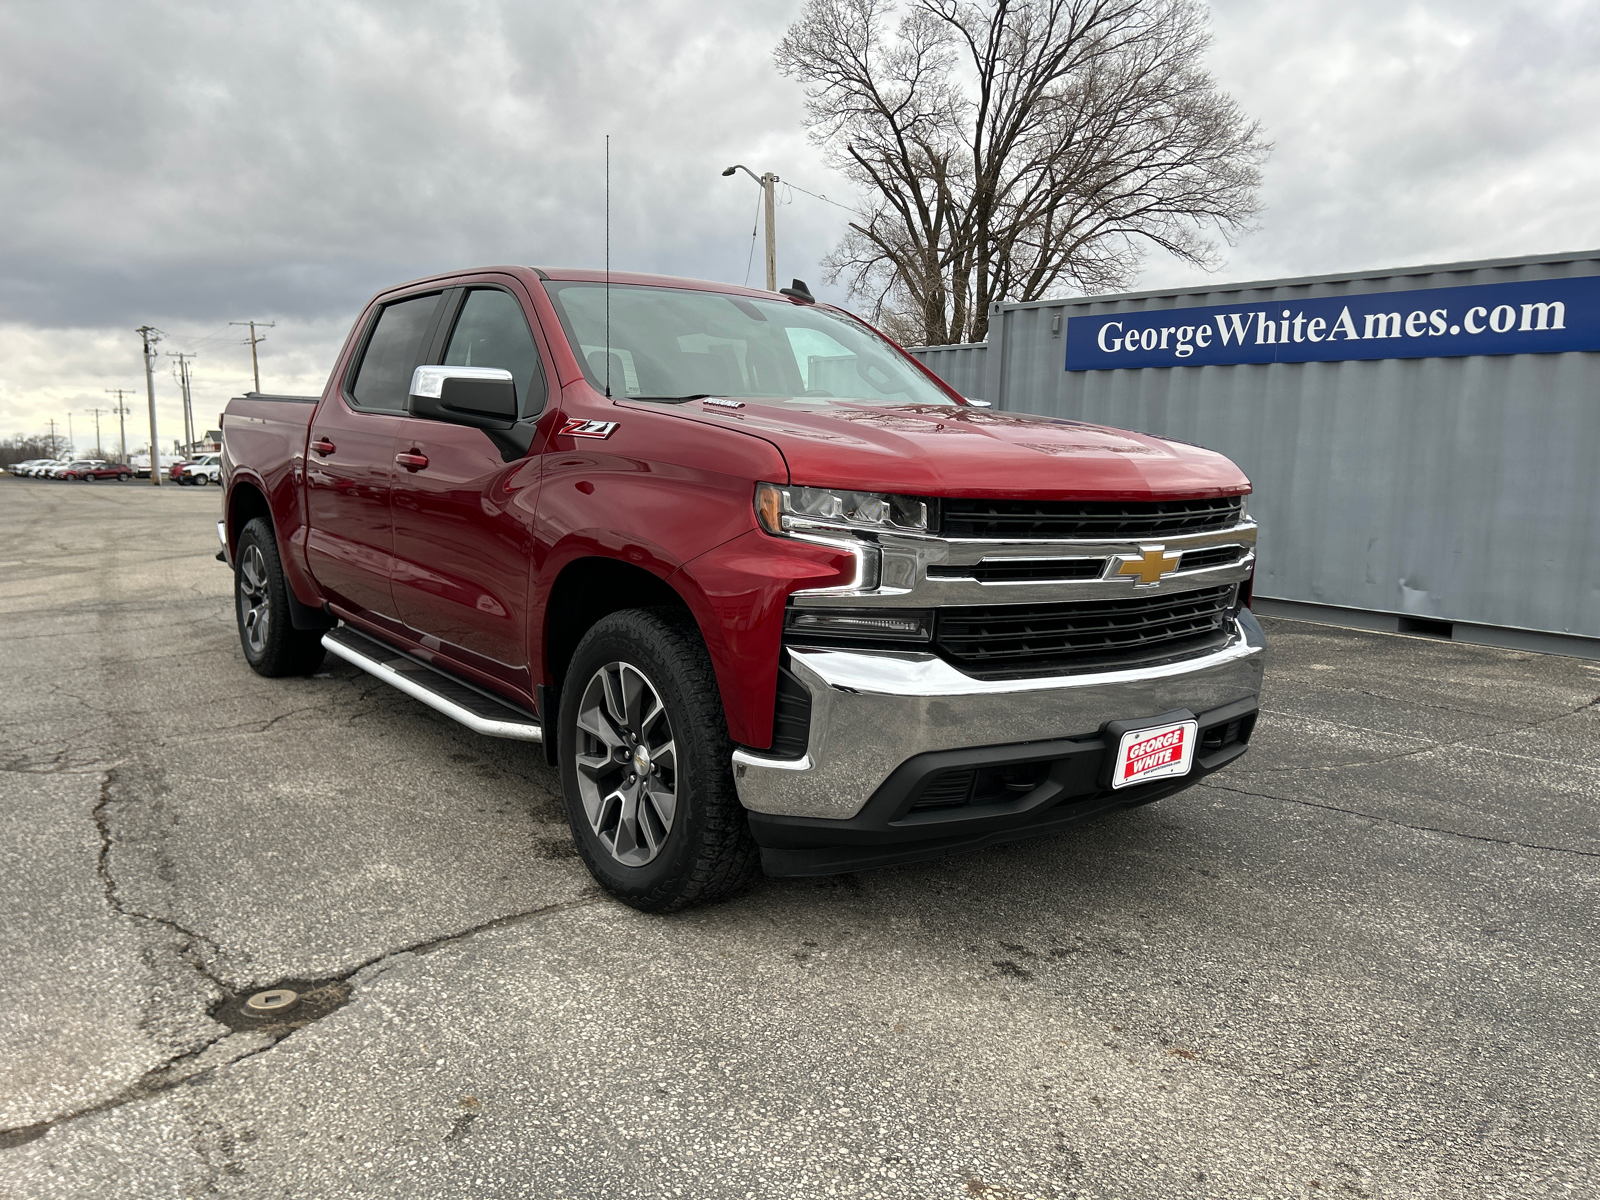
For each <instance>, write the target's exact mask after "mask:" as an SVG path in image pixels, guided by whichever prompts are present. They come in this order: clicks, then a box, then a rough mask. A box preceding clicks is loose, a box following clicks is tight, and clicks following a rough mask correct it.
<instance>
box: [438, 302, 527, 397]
mask: <svg viewBox="0 0 1600 1200" xmlns="http://www.w3.org/2000/svg"><path fill="white" fill-rule="evenodd" d="M444 365H445V366H447V367H499V368H501V369H502V370H506V371H510V372H511V377H512V378H513V379H515V380H516V381H517V402H518V404H519V405H520V411H521V413H522V415H523V416H524V417H531V416H536V415H537V414H538V413H539V412H540V411H541V410H542V409H543V408H544V401H545V382H544V368H543V367H542V366H540V365H539V348H538V347H537V346H536V345H534V341H533V334H531V333H529V332H528V322H527V320H526V318H524V317H523V315H522V305H521V304H519V303H518V302H517V300H516V297H514V296H512V295H511V294H510V293H509V292H502V291H500V290H498V289H496V288H479V289H477V290H475V291H471V292H468V293H467V301H466V303H465V304H463V305H462V306H461V315H460V316H459V317H457V318H456V327H455V329H454V330H453V331H452V332H451V334H450V344H449V345H448V346H446V347H445V352H444Z"/></svg>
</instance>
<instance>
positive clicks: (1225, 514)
mask: <svg viewBox="0 0 1600 1200" xmlns="http://www.w3.org/2000/svg"><path fill="white" fill-rule="evenodd" d="M939 509H940V514H941V515H940V527H941V532H942V533H943V534H944V536H946V537H956V538H1021V539H1027V538H1051V539H1055V540H1059V541H1073V540H1080V539H1084V538H1112V539H1122V540H1126V539H1129V538H1166V537H1177V536H1179V535H1180V534H1185V533H1205V532H1207V531H1209V530H1213V529H1231V528H1233V526H1235V525H1237V524H1238V523H1239V522H1240V521H1241V520H1242V519H1243V518H1244V497H1242V496H1221V497H1217V498H1215V499H1211V500H1130V501H1126V502H1123V501H1120V500H967V499H947V500H941V501H940V502H939Z"/></svg>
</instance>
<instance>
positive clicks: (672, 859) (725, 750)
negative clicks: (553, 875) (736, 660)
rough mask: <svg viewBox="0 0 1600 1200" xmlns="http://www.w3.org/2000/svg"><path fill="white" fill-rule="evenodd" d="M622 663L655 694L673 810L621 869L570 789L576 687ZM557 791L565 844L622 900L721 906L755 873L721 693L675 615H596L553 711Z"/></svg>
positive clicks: (756, 857)
mask: <svg viewBox="0 0 1600 1200" xmlns="http://www.w3.org/2000/svg"><path fill="white" fill-rule="evenodd" d="M619 662H620V663H624V664H627V665H629V666H631V667H633V668H634V669H635V670H637V671H639V672H640V673H641V674H643V675H644V676H645V678H646V679H647V680H648V681H649V682H650V684H651V686H652V687H654V688H655V690H656V692H657V693H658V694H659V696H660V698H661V702H662V704H663V706H664V707H665V709H666V715H667V719H668V721H669V722H670V723H671V726H672V737H673V742H674V745H675V747H676V756H677V767H676V792H677V800H676V811H675V813H674V816H673V822H672V828H671V829H670V831H669V832H668V834H667V837H666V840H665V841H664V842H663V843H662V844H661V848H660V850H659V851H658V852H657V854H656V856H655V857H654V858H653V859H652V860H651V861H649V862H648V863H646V864H645V865H643V866H628V865H626V864H624V863H622V862H620V861H618V859H617V858H616V857H615V856H614V855H613V854H612V852H611V850H610V848H609V847H607V845H606V844H605V843H604V842H603V841H602V840H601V839H600V837H599V835H597V834H596V833H595V831H594V828H593V826H592V825H591V823H590V821H589V817H588V814H587V813H586V811H585V809H584V805H583V800H582V797H581V795H580V793H579V789H578V765H577V750H578V728H577V722H578V715H579V706H580V703H581V701H582V698H583V695H584V691H585V688H586V687H587V686H588V684H589V683H590V681H591V680H592V679H593V678H594V676H595V673H596V672H597V671H599V670H600V669H601V668H602V667H605V666H607V665H608V664H612V663H619ZM556 723H557V725H558V727H559V728H558V731H549V732H551V733H558V736H559V741H558V743H557V746H558V758H559V761H560V764H561V790H562V793H563V796H564V797H565V800H566V805H567V819H568V821H569V822H570V823H571V825H572V836H573V840H574V841H575V842H576V843H577V847H578V853H579V854H580V855H582V857H583V860H584V862H585V863H586V864H587V865H588V867H589V870H590V872H591V873H592V874H593V875H594V877H595V879H596V881H597V882H598V883H599V884H600V886H601V887H602V888H604V889H605V890H606V891H607V892H609V893H611V895H613V896H615V897H616V898H617V899H618V900H621V901H622V902H623V903H624V904H629V905H632V906H633V907H634V908H637V909H641V910H643V911H645V912H673V911H676V910H678V909H683V908H689V907H691V906H694V905H697V904H708V903H711V902H713V901H716V900H722V899H725V898H727V897H729V896H732V895H734V894H736V893H738V892H741V891H743V890H745V889H746V888H748V887H749V886H750V885H751V884H752V883H753V882H754V881H755V880H756V879H757V878H758V877H759V876H760V874H761V857H760V851H759V849H758V848H757V847H756V844H755V841H754V839H753V838H752V837H751V836H750V827H749V824H748V823H747V821H746V819H745V811H744V806H743V805H741V804H740V803H739V796H738V792H737V791H736V790H735V788H734V783H733V766H732V760H731V756H732V753H733V744H732V742H731V741H730V740H729V738H728V725H727V720H726V718H725V717H724V715H723V711H722V697H721V693H720V692H719V691H718V688H717V679H716V674H715V673H714V672H713V670H712V667H711V656H710V655H709V654H707V653H706V647H705V643H704V641H702V640H701V638H700V633H699V630H697V629H696V628H695V626H694V623H693V622H692V621H691V620H690V619H689V618H688V616H687V615H686V614H684V613H681V612H679V611H677V610H674V609H670V608H667V609H660V608H657V609H629V610H626V611H623V612H617V613H612V614H611V615H609V616H607V617H603V618H601V620H600V621H598V622H597V623H596V624H595V625H594V626H593V627H592V628H590V630H589V632H588V633H586V634H584V636H583V639H582V640H581V641H580V642H579V643H578V648H577V650H576V651H575V652H574V653H573V656H572V661H571V663H570V664H569V665H568V667H567V674H566V680H565V683H564V685H563V687H562V694H561V702H560V707H559V709H558V710H557V720H556Z"/></svg>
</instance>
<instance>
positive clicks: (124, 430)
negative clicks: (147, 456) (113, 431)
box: [104, 388, 133, 463]
mask: <svg viewBox="0 0 1600 1200" xmlns="http://www.w3.org/2000/svg"><path fill="white" fill-rule="evenodd" d="M104 390H105V393H106V395H108V396H115V397H116V398H117V406H116V407H115V408H113V409H112V410H111V411H112V412H114V413H116V414H117V428H118V430H120V431H121V440H122V457H121V458H119V459H118V460H117V461H118V462H122V463H125V462H127V461H128V422H127V421H126V420H124V419H123V418H125V417H126V416H127V415H128V414H129V413H131V412H132V411H133V409H131V408H129V407H128V406H127V405H126V404H124V403H123V402H122V398H123V397H124V396H131V395H133V393H132V392H130V391H129V390H128V389H127V388H106V389H104Z"/></svg>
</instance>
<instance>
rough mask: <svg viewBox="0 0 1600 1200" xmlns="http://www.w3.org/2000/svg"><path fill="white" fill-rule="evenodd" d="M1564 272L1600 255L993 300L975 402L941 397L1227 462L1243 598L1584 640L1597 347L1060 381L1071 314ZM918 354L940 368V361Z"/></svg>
mask: <svg viewBox="0 0 1600 1200" xmlns="http://www.w3.org/2000/svg"><path fill="white" fill-rule="evenodd" d="M1579 275H1600V253H1596V252H1590V253H1584V254H1573V255H1563V256H1554V257H1541V258H1526V259H1504V260H1496V261H1491V262H1479V263H1461V264H1451V265H1445V266H1431V267H1418V268H1414V269H1411V270H1405V271H1388V272H1381V273H1370V274H1361V275H1338V276H1320V277H1316V278H1308V279H1292V280H1270V281H1265V282H1261V283H1246V284H1232V285H1227V286H1219V287H1217V288H1214V289H1210V290H1206V291H1192V292H1186V291H1163V292H1147V293H1135V294H1130V295H1125V296H1105V297H1090V298H1086V299H1079V300H1070V301H1046V302H1041V303H1036V304H1026V305H1005V306H1001V307H1000V308H999V309H998V310H997V311H996V313H995V314H994V315H993V317H992V318H991V325H990V332H989V341H988V343H987V346H988V349H987V350H986V351H983V352H982V353H981V354H980V353H979V351H980V349H981V348H980V347H960V348H959V350H960V351H961V352H962V357H961V364H962V369H963V371H968V372H970V371H971V369H972V366H971V364H972V363H973V361H974V360H975V359H978V358H980V357H981V358H983V359H984V360H985V361H984V362H983V386H982V387H981V388H979V389H975V390H973V391H965V388H964V387H963V385H960V384H957V385H956V386H958V387H961V388H962V390H963V391H965V394H968V395H977V396H980V397H982V398H985V399H990V400H993V401H995V403H996V407H997V408H1001V409H1008V410H1012V411H1017V412H1031V413H1040V414H1044V415H1047V416H1055V417H1066V418H1071V419H1075V420H1087V421H1094V422H1099V423H1104V424H1107V425H1114V426H1119V427H1123V428H1129V429H1137V430H1142V431H1145V432H1149V433H1154V434H1158V435H1161V436H1164V437H1172V438H1177V439H1181V440H1183V441H1187V442H1193V443H1196V444H1198V445H1201V446H1206V447H1210V448H1211V449H1214V450H1218V451H1221V452H1222V453H1223V454H1226V455H1228V456H1229V457H1230V458H1232V459H1233V460H1234V461H1235V462H1237V463H1238V464H1239V465H1240V466H1241V467H1242V468H1243V469H1244V471H1245V472H1246V473H1247V474H1248V475H1249V476H1250V478H1251V481H1252V482H1253V483H1254V485H1255V494H1254V496H1253V497H1252V498H1251V501H1250V510H1251V513H1252V515H1254V516H1256V517H1257V518H1258V519H1259V520H1260V522H1261V537H1260V543H1259V553H1260V564H1259V566H1258V569H1257V582H1256V593H1257V595H1259V596H1264V597H1268V598H1276V599H1281V600H1286V601H1294V602H1298V603H1300V604H1315V605H1330V606H1338V607H1341V608H1347V609H1356V610H1366V611H1368V612H1373V613H1385V614H1398V615H1401V616H1410V617H1421V618H1428V619H1434V620H1443V621H1451V622H1465V623H1470V624H1471V625H1475V626H1484V627H1498V628H1500V629H1503V630H1506V631H1508V632H1510V631H1516V630H1529V631H1539V632H1542V633H1549V634H1569V635H1580V636H1583V637H1587V638H1600V353H1576V352H1575V353H1564V354H1520V355H1507V356H1494V357H1488V356H1475V357H1464V358H1426V359H1384V360H1378V361H1368V362H1359V361H1346V362H1307V363H1261V364H1239V365H1227V366H1203V367H1170V368H1167V367H1160V368H1154V367H1146V368H1143V369H1117V370H1096V371H1072V372H1069V371H1067V370H1065V369H1064V364H1065V346H1066V341H1065V333H1066V328H1065V327H1066V323H1067V321H1068V320H1069V319H1070V318H1072V317H1073V316H1078V315H1087V314H1099V313H1110V312H1130V311H1143V310H1149V309H1175V308H1185V307H1193V306H1197V305H1207V304H1233V303H1259V302H1264V301H1269V300H1270V301H1287V302H1292V301H1294V300H1297V299H1306V298H1311V297H1318V296H1341V295H1355V294H1370V293H1373V292H1382V291H1404V290H1411V289H1418V288H1433V287H1454V286H1461V285H1467V284H1480V283H1505V282H1512V281H1521V280H1530V279H1548V278H1562V277H1570V276H1579ZM1057 318H1060V320H1057ZM914 353H917V355H918V357H920V358H922V360H923V361H924V362H927V363H928V364H929V365H930V366H931V367H933V369H934V370H935V371H938V372H940V373H941V375H942V374H943V370H944V361H945V360H943V359H941V358H937V357H934V356H936V355H941V354H945V353H948V351H946V350H944V349H943V348H935V349H934V350H931V351H928V350H922V351H915V352H914ZM945 377H946V378H947V379H949V378H950V377H949V376H945ZM963 378H965V377H963ZM952 382H954V381H953V380H952ZM1491 640H1492V639H1491ZM1512 644H1515V640H1514V639H1512Z"/></svg>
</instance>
